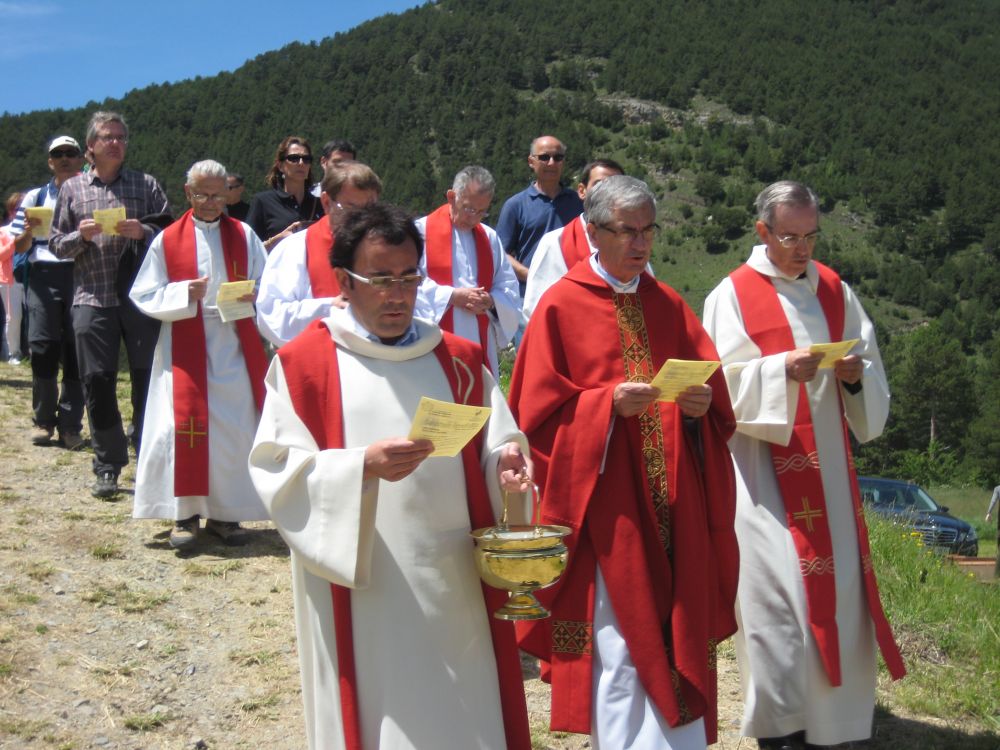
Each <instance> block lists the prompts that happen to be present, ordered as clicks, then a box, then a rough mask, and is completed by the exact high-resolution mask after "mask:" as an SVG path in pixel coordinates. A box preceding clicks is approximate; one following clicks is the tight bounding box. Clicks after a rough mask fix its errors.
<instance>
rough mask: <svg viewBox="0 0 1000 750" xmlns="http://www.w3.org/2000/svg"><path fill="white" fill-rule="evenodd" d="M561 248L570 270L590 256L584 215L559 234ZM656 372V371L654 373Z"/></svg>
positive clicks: (567, 267)
mask: <svg viewBox="0 0 1000 750" xmlns="http://www.w3.org/2000/svg"><path fill="white" fill-rule="evenodd" d="M559 249H560V250H562V256H563V260H564V261H565V262H566V270H567V271H568V270H569V269H571V268H572V267H573V266H575V265H576V264H577V263H579V262H580V261H581V260H583V259H584V258H589V257H590V253H591V250H590V242H589V241H588V240H587V225H586V222H584V221H583V220H582V217H577V218H575V219H573V221H571V222H570V223H569V224H568V225H567V226H565V227H564V228H563V231H562V234H561V235H559ZM654 374H655V373H654Z"/></svg>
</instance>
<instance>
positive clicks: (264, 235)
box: [246, 188, 323, 242]
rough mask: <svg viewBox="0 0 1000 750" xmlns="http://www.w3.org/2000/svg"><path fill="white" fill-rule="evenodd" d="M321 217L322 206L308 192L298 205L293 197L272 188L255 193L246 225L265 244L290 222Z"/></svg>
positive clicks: (317, 199)
mask: <svg viewBox="0 0 1000 750" xmlns="http://www.w3.org/2000/svg"><path fill="white" fill-rule="evenodd" d="M322 215H323V204H322V203H320V201H319V198H317V197H316V196H315V195H313V194H312V193H310V192H309V191H308V190H307V191H306V194H305V197H304V199H303V200H302V203H301V205H300V204H299V203H298V201H296V200H295V196H293V195H291V194H290V193H286V192H285V191H284V190H279V189H278V188H272V189H271V190H265V191H264V192H262V193H257V195H255V196H254V197H253V200H251V201H250V210H249V211H247V218H246V223H247V224H249V225H250V226H251V227H252V228H253V231H254V232H256V233H257V236H258V237H260V239H261V242H267V241H268V240H269V239H270V238H271V237H273V236H274V235H276V234H279V233H280V232H283V231H284V230H285V228H286V227H288V225H289V224H291V223H292V222H295V221H310V222H311V221H314V220H315V219H318V218H319V217H321V216H322Z"/></svg>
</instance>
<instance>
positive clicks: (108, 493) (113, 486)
mask: <svg viewBox="0 0 1000 750" xmlns="http://www.w3.org/2000/svg"><path fill="white" fill-rule="evenodd" d="M90 494H92V495H93V496H94V497H99V498H101V499H102V500H106V499H108V498H110V497H114V496H115V495H117V494H118V475H117V474H115V473H114V472H113V471H102V472H101V473H100V474H98V475H97V481H96V482H94V488H93V489H92V490H91V491H90Z"/></svg>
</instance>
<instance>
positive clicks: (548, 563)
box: [471, 485, 570, 620]
mask: <svg viewBox="0 0 1000 750" xmlns="http://www.w3.org/2000/svg"><path fill="white" fill-rule="evenodd" d="M532 493H533V501H534V523H533V524H531V525H529V526H509V525H508V524H507V493H506V492H504V495H503V514H502V515H501V517H500V523H498V524H497V525H496V526H490V527H489V528H484V529H476V530H475V531H473V532H471V534H472V538H473V539H474V540H475V542H476V550H475V555H476V568H477V570H478V571H479V577H480V578H482V579H483V581H485V583H486V585H488V586H492V587H493V588H495V589H502V590H504V591H507V592H509V593H510V597H509V598H508V599H507V601H506V603H505V604H504V605H503V606H502V607H501V608H500V609H498V610H497V611H496V612H494V613H493V616H494V617H496V618H497V619H500V620H540V619H542V618H544V617H548V616H549V611H548V610H547V609H545V607H543V606H542V604H541V602H539V601H538V599H536V598H535V595H534V593H533V592H534V591H537V590H538V589H543V588H545V587H546V586H551V585H552V584H553V583H555V582H556V581H558V580H559V577H560V576H561V575H562V574H563V571H564V570H566V560H567V557H568V554H569V553H568V552H567V550H566V545H564V544H563V542H562V540H563V537H564V536H566V535H568V534H569V533H570V529H569V528H567V527H566V526H542V525H541V524H539V520H540V505H541V502H540V498H539V494H538V487H537V486H536V485H532Z"/></svg>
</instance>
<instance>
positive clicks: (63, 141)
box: [49, 135, 80, 153]
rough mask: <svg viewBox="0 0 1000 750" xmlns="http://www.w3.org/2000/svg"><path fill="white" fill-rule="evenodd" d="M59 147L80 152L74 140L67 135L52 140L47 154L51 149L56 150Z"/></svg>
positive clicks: (78, 145)
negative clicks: (70, 148) (67, 147)
mask: <svg viewBox="0 0 1000 750" xmlns="http://www.w3.org/2000/svg"><path fill="white" fill-rule="evenodd" d="M60 146H70V147H72V148H75V149H76V150H77V151H79V150H80V144H79V143H77V142H76V139H75V138H71V137H70V136H68V135H60V136H56V137H55V138H53V139H52V143H50V144H49V152H50V153H51V152H52V150H53V149H57V148H59V147H60Z"/></svg>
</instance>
